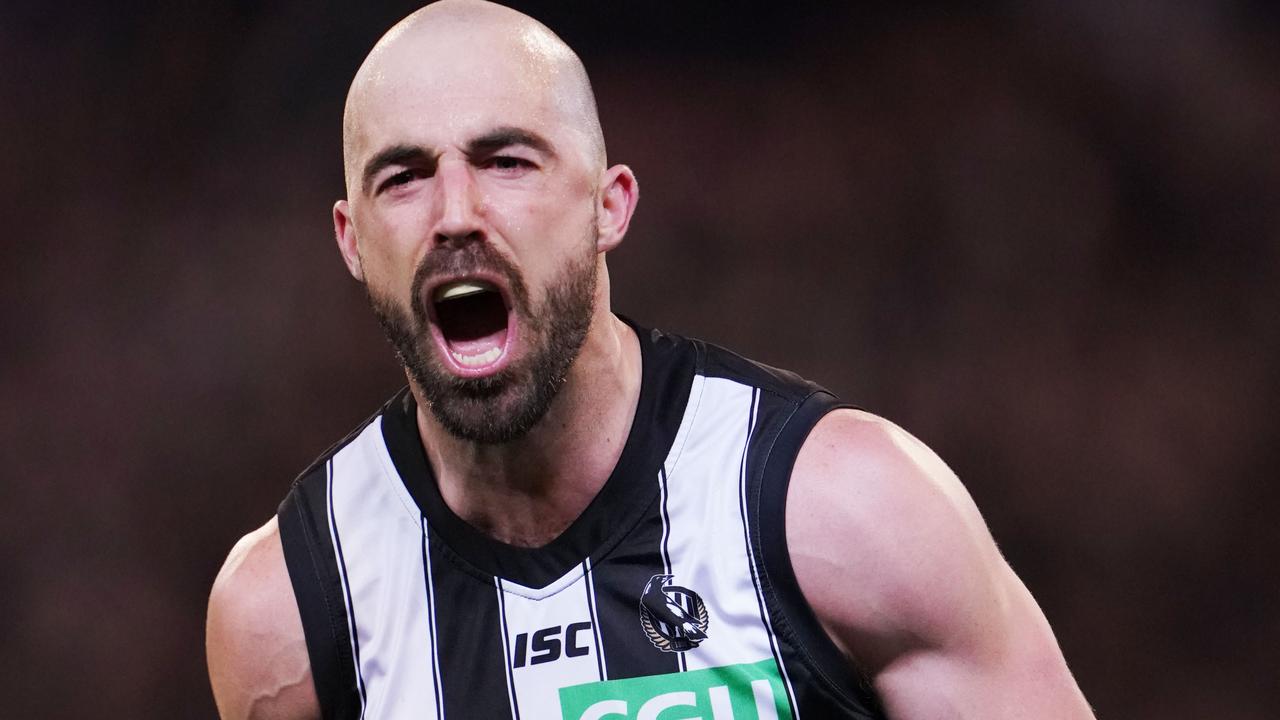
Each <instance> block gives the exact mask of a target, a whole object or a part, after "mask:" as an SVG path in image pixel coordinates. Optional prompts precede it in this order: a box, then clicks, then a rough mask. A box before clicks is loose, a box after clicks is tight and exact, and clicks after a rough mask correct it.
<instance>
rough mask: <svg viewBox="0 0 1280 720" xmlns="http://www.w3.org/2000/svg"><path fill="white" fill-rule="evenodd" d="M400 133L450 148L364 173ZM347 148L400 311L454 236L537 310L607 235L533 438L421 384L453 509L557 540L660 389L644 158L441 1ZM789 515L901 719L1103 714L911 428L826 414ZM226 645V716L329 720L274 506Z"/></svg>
mask: <svg viewBox="0 0 1280 720" xmlns="http://www.w3.org/2000/svg"><path fill="white" fill-rule="evenodd" d="M495 128H517V129H520V130H522V131H527V132H529V133H533V134H534V135H536V136H537V137H538V138H541V139H542V140H544V141H545V145H546V147H545V148H540V149H539V148H532V147H528V146H526V145H523V144H520V143H516V144H514V145H511V146H507V147H502V148H498V149H496V150H486V151H485V152H483V153H477V152H476V151H475V147H474V146H475V140H476V139H477V138H481V137H485V136H486V134H490V135H491V134H492V132H493V131H494V129H495ZM396 145H409V146H413V147H417V148H422V149H425V150H426V153H425V157H427V158H428V160H425V161H424V160H423V159H422V158H418V159H414V160H405V161H403V162H399V163H392V164H390V165H388V166H386V167H383V168H381V169H379V170H378V171H377V172H375V173H373V174H372V175H371V176H370V177H366V172H365V171H366V169H367V167H368V165H369V162H370V160H371V159H373V158H375V157H377V156H378V155H379V153H381V152H382V151H383V150H385V149H386V148H388V147H393V146H396ZM343 155H344V164H345V168H346V178H347V198H346V199H344V200H340V201H339V202H338V203H337V204H336V205H335V206H334V210H333V216H334V228H335V234H336V236H337V241H338V246H339V249H340V250H341V252H342V256H343V259H344V261H345V262H346V264H347V267H348V269H349V270H350V272H351V274H352V275H353V276H354V277H355V278H356V279H357V280H360V281H362V282H365V283H367V284H368V285H369V287H370V289H371V291H377V292H378V293H380V294H381V295H383V296H384V297H387V298H390V299H392V300H394V301H395V302H397V303H400V304H402V305H403V304H407V303H408V302H409V298H410V296H411V293H413V292H414V289H413V288H412V282H411V280H412V277H413V273H414V269H415V268H416V267H417V265H418V261H419V259H420V258H421V257H422V256H423V254H424V253H425V252H427V251H428V250H429V249H430V248H431V247H433V245H434V244H436V243H460V242H486V243H489V244H490V245H491V247H492V248H493V249H495V250H496V251H498V252H501V253H502V254H503V255H504V256H505V257H506V258H507V259H508V260H510V261H511V263H512V264H513V265H514V266H515V267H516V268H518V269H519V271H520V273H521V274H522V276H523V277H524V279H525V282H526V284H527V285H528V287H529V290H530V294H531V296H532V297H531V300H532V302H533V303H534V305H535V307H536V306H537V304H538V303H539V302H540V300H541V298H542V296H543V294H544V292H545V288H546V287H547V285H548V283H550V282H551V281H553V279H554V278H555V277H556V274H557V272H558V270H559V269H560V268H561V267H562V266H563V265H564V263H566V262H568V261H569V259H570V258H571V257H574V256H575V255H574V254H575V253H581V245H582V241H583V238H584V237H590V236H591V235H592V234H594V236H595V238H596V240H595V253H596V255H595V258H596V259H595V265H596V272H597V277H598V282H597V289H596V296H595V304H594V309H593V312H592V316H591V324H590V329H589V331H588V335H587V339H586V342H585V344H584V345H583V348H582V350H581V353H580V354H579V356H578V358H577V359H576V360H575V361H574V363H573V365H572V367H571V368H570V370H569V374H568V378H567V380H566V382H565V384H564V386H563V387H562V388H561V390H560V393H559V394H558V395H557V396H556V399H555V400H554V401H553V402H552V404H551V406H550V409H549V410H548V412H547V414H546V415H545V416H544V417H543V418H542V420H541V421H540V422H539V423H538V424H537V425H535V426H534V427H533V429H532V430H531V431H530V432H529V433H528V435H526V436H525V437H523V438H521V439H519V440H516V441H513V442H510V443H507V444H502V445H492V444H489V445H482V444H475V443H470V442H467V441H464V440H461V439H459V438H456V437H454V436H452V435H450V434H449V433H448V432H446V431H444V429H443V428H441V427H440V426H439V425H438V423H437V422H436V421H435V420H434V418H433V417H432V415H431V413H430V412H429V411H428V410H426V409H424V408H427V407H428V405H427V403H428V402H429V401H428V399H426V398H425V397H423V395H422V393H421V390H420V389H419V388H416V387H414V386H413V385H412V383H411V389H412V390H413V391H414V392H415V394H416V395H417V399H418V402H419V407H420V410H419V414H418V429H419V434H420V436H421V438H422V442H423V446H424V448H425V449H426V451H427V455H428V457H429V458H430V462H431V464H432V470H433V471H434V473H435V476H436V478H437V482H438V483H439V486H440V491H441V494H442V496H443V497H444V500H445V502H446V503H448V505H449V507H450V508H451V509H452V510H453V511H454V512H455V513H456V514H457V515H459V516H460V517H462V518H463V519H465V520H466V521H467V522H469V523H470V524H472V525H473V526H475V527H477V528H478V529H480V530H483V531H484V532H486V533H488V534H489V535H490V536H492V537H494V538H495V539H498V540H502V541H504V542H507V543H510V544H513V545H520V546H525V547H539V546H542V545H545V544H546V543H548V542H550V541H551V540H552V539H554V538H555V537H556V536H558V535H559V534H560V533H561V532H562V531H563V530H564V529H565V528H567V527H568V525H569V524H570V523H571V522H572V521H573V520H574V519H575V518H576V517H577V516H578V515H579V514H580V513H581V512H582V511H583V510H584V509H585V508H586V506H587V504H588V503H590V501H591V499H592V498H593V497H595V495H596V493H597V492H598V491H599V489H600V488H601V486H602V485H603V484H604V482H605V481H606V480H607V479H608V477H609V475H610V474H611V472H612V470H613V467H614V465H615V464H616V462H617V459H618V456H619V455H620V453H621V450H622V446H623V444H624V442H625V440H626V437H627V434H628V432H629V430H630V426H631V421H632V418H633V417H634V414H635V406H636V401H637V399H638V396H639V389H640V352H639V344H638V340H637V338H636V337H635V336H634V333H632V332H631V330H630V329H629V328H628V327H627V326H626V325H625V324H623V323H622V322H621V321H619V320H618V319H617V318H616V317H614V316H613V314H612V313H611V311H610V306H609V282H608V269H607V267H606V264H605V255H606V253H608V252H609V251H610V250H612V249H613V248H615V247H617V245H618V244H619V243H620V242H621V241H622V238H623V236H624V235H625V233H626V230H627V226H628V223H629V222H630V218H631V215H632V212H633V211H634V209H635V204H636V201H637V199H638V188H637V185H636V181H635V177H634V175H633V174H632V172H631V170H630V169H629V168H627V167H626V166H624V165H614V166H612V167H606V164H605V154H604V143H603V140H602V138H601V135H600V129H599V121H598V120H597V119H596V112H595V104H594V100H593V99H592V98H591V91H590V87H589V85H588V84H587V81H586V74H585V72H584V71H583V70H582V66H581V63H580V62H579V61H578V59H577V57H576V56H574V55H573V53H572V51H570V50H569V49H568V48H567V47H566V46H564V45H563V43H562V42H561V41H560V40H559V39H558V38H556V37H555V36H554V35H553V34H551V33H550V31H549V30H546V28H544V27H543V26H541V25H539V24H537V23H536V22H535V21H533V20H531V19H530V18H527V17H525V16H523V15H520V14H519V13H516V12H514V11H511V10H508V9H506V8H501V7H498V6H494V5H490V4H487V3H481V2H475V1H471V0H444V1H443V2H440V3H436V4H434V5H430V6H428V7H427V8H424V9H423V10H420V11H418V12H417V13H414V14H413V15H411V16H410V17H409V18H406V19H405V20H404V21H402V22H401V23H400V24H399V25H397V26H396V27H395V28H393V29H392V30H391V31H390V32H388V34H387V35H386V36H385V37H384V38H383V39H382V40H381V41H380V42H379V43H378V45H377V46H376V47H375V49H374V50H373V51H372V52H371V53H370V55H369V57H368V59H366V61H365V64H364V65H363V66H362V67H361V69H360V70H359V72H358V73H357V75H356V78H355V81H354V82H353V84H352V88H351V91H350V94H349V96H348V101H347V109H346V113H345V115H344V144H343ZM512 352H514V353H517V354H519V353H520V352H522V348H521V347H519V346H517V347H515V348H514V349H513V351H512ZM570 470H571V472H570ZM786 522H787V538H788V547H789V549H790V552H791V557H792V561H793V564H794V566H795V570H796V575H797V578H798V580H799V582H800V586H801V589H802V590H803V592H804V594H805V597H806V598H807V599H808V601H809V602H810V604H811V605H812V606H813V608H814V610H815V611H816V613H817V615H818V617H819V620H820V621H821V622H822V624H823V625H824V627H825V628H826V629H827V631H828V634H829V635H830V636H831V638H832V640H833V641H834V642H835V643H836V644H837V646H839V647H840V648H841V649H842V650H843V651H844V653H845V655H846V656H847V657H848V659H849V662H850V671H851V672H860V673H864V674H865V675H867V676H868V677H870V678H871V679H872V682H873V683H874V685H875V687H876V689H877V691H878V692H879V693H880V695H881V697H882V699H883V701H884V703H885V705H886V709H887V711H888V712H889V714H890V716H891V717H893V718H895V719H898V718H902V719H916V718H919V719H929V720H933V719H937V718H979V717H980V718H988V719H990V718H995V719H997V720H998V719H999V718H1027V717H1035V718H1063V719H1068V718H1091V717H1092V713H1091V712H1090V710H1089V708H1088V706H1087V704H1086V703H1085V701H1084V698H1083V697H1082V695H1081V693H1080V691H1079V689H1078V688H1077V687H1076V684H1075V681H1074V680H1073V679H1072V678H1071V675H1070V673H1069V672H1068V670H1067V667H1066V664H1065V662H1064V660H1063V658H1062V654H1061V652H1060V651H1059V649H1058V646H1057V642H1056V641H1055V640H1054V638H1053V634H1052V632H1051V630H1050V629H1049V626H1048V623H1047V622H1046V621H1045V619H1044V616H1043V614H1042V613H1041V612H1040V609H1039V608H1038V607H1037V606H1036V603H1035V601H1034V600H1033V599H1032V598H1031V595H1030V594H1029V593H1028V592H1027V590H1026V588H1025V587H1024V586H1023V585H1022V583H1021V582H1020V581H1019V580H1018V578H1017V577H1016V576H1015V575H1014V574H1013V572H1012V571H1011V570H1010V569H1009V567H1008V565H1007V564H1006V563H1005V562H1004V560H1003V558H1001V557H1000V554H999V552H998V551H997V549H996V547H995V543H994V541H993V540H992V538H991V535H990V533H989V532H988V531H987V528H986V525H985V524H984V522H983V521H982V518H981V516H980V515H979V514H978V511H977V509H976V507H974V505H973V502H972V501H971V500H970V498H969V496H968V494H967V493H966V492H965V490H964V488H963V487H962V486H961V485H960V483H959V481H958V480H957V479H956V478H955V476H954V475H953V474H952V473H951V471H950V470H949V469H948V468H947V467H946V466H945V465H944V464H943V463H942V462H941V461H940V460H939V459H938V458H937V457H936V456H935V455H934V454H933V453H932V452H930V451H929V450H928V448H926V447H925V446H924V445H922V444H921V443H920V442H919V441H917V440H915V439H914V438H912V437H911V436H910V435H908V434H907V433H905V432H904V431H902V430H901V429H899V428H897V427H895V426H893V425H892V424H890V423H888V422H886V421H885V420H883V419H880V418H877V417H875V416H872V415H869V414H866V413H861V412H854V411H844V410H842V411H837V412H835V413H832V414H831V415H829V416H828V417H826V418H824V419H823V420H822V421H821V422H819V423H818V425H817V426H816V427H815V429H814V431H813V433H812V434H811V436H810V437H809V439H808V440H807V441H806V443H805V444H804V446H803V448H802V449H801V451H800V454H799V456H798V458H797V462H796V466H795V469H794V470H793V473H792V482H791V489H790V490H789V494H788V499H787V509H786ZM849 547H857V548H859V552H858V554H857V557H856V558H853V557H849V556H848V555H847V554H845V553H842V552H841V549H842V548H849ZM851 589H852V590H853V591H851ZM207 636H208V640H207V645H208V648H207V649H208V661H209V672H210V678H211V681H212V684H213V689H214V696H215V698H216V700H217V704H218V710H219V713H220V714H221V716H222V717H223V718H226V719H228V720H231V719H236V720H239V719H248V718H251V719H254V720H285V719H289V720H293V719H304V718H305V719H311V718H319V717H320V712H319V705H318V701H317V699H316V695H315V689H314V687H313V685H312V680H311V674H310V667H309V663H308V659H307V653H306V646H305V642H304V640H303V634H302V626H301V622H300V620H299V616H298V610H297V606H296V603H295V599H294V596H293V591H292V586H291V584H290V582H289V578H288V571H287V569H286V567H285V563H284V556H283V552H282V550H281V544H280V536H279V531H278V528H277V526H276V521H275V519H274V518H272V519H271V520H270V521H268V522H267V523H266V525H264V526H263V527H262V528H259V529H258V530H256V531H255V532H253V533H250V534H249V535H247V536H245V537H244V538H243V539H242V540H241V541H240V542H239V543H238V544H237V545H236V547H235V548H234V549H233V550H232V552H231V554H230V556H229V557H228V559H227V562H226V564H225V565H224V567H223V568H222V571H221V572H220V573H219V575H218V578H217V580H216V581H215V583H214V587H213V591H212V594H211V597H210V602H209V615H208V627H207Z"/></svg>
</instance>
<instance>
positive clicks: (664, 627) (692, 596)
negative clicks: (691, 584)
mask: <svg viewBox="0 0 1280 720" xmlns="http://www.w3.org/2000/svg"><path fill="white" fill-rule="evenodd" d="M672 577H673V576H671V575H654V576H653V577H651V578H649V582H648V583H646V584H645V586H644V592H643V593H641V594H640V626H641V627H643V628H644V632H645V635H648V636H649V642H652V643H653V646H654V647H656V648H658V649H659V650H661V651H662V652H684V651H686V650H692V649H693V648H696V647H698V645H699V644H701V643H702V641H703V640H706V639H707V606H706V604H705V603H703V602H702V598H700V597H698V593H696V592H694V591H692V590H690V589H689V588H686V587H681V586H679V585H675V584H673V583H672V582H671V580H672Z"/></svg>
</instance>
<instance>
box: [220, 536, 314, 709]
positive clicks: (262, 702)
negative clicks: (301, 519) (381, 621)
mask: <svg viewBox="0 0 1280 720" xmlns="http://www.w3.org/2000/svg"><path fill="white" fill-rule="evenodd" d="M205 630H206V645H207V652H208V659H209V680H210V682H211V683H212V684H213V696H214V699H215V700H216V701H217V704H218V714H219V715H221V716H222V718H223V720H319V718H320V704H319V702H318V701H317V699H316V691H315V686H314V685H313V684H312V681H311V664H310V660H309V659H308V658H307V646H306V641H305V639H304V638H303V634H302V620H301V619H300V618H299V615H298V606H297V604H296V602H295V601H294V597H293V586H292V585H291V584H290V582H289V571H288V569H287V568H286V567H285V563H284V551H283V549H282V547H281V545H280V531H279V528H278V527H277V525H276V519H275V518H274V517H273V518H271V520H270V521H268V522H267V524H266V525H263V526H262V527H261V528H258V529H257V530H255V531H253V532H251V533H249V534H248V535H245V536H244V537H243V538H241V539H240V542H238V543H236V546H235V547H234V548H232V550H231V554H230V555H229V556H228V557H227V562H226V563H225V564H224V565H223V566H222V570H221V571H220V572H219V573H218V579H217V580H215V581H214V583H213V592H212V593H211V594H210V596H209V618H208V624H207V626H206V629H205Z"/></svg>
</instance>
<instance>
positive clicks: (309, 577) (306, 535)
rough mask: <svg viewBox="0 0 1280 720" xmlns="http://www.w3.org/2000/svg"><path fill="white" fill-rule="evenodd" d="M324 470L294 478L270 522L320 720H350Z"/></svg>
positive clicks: (353, 704) (351, 682)
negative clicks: (295, 607) (286, 572)
mask: <svg viewBox="0 0 1280 720" xmlns="http://www.w3.org/2000/svg"><path fill="white" fill-rule="evenodd" d="M327 468H328V463H324V464H320V465H315V466H313V467H311V468H310V469H308V471H307V472H306V473H304V474H303V475H301V476H299V478H298V480H297V481H296V482H295V483H294V485H293V489H292V490H291V491H290V492H289V494H288V495H287V496H285V499H284V502H282V503H280V508H279V510H278V511H277V513H276V517H277V522H279V524H280V544H281V545H282V546H283V548H284V560H285V566H286V567H287V568H288V570H289V581H290V584H291V585H292V586H293V595H294V598H295V599H296V601H297V604H298V614H299V616H300V618H301V619H302V629H303V635H304V636H305V637H306V641H307V658H308V660H310V662H311V678H312V682H313V683H314V684H315V689H316V698H317V699H318V700H319V701H320V712H321V716H322V717H323V718H324V719H325V720H356V718H359V717H360V694H359V691H358V689H357V684H356V675H355V662H354V659H353V658H352V656H351V638H350V634H349V633H350V631H349V629H348V625H347V608H346V603H345V601H344V599H343V592H342V579H341V577H339V575H338V563H337V558H336V557H335V555H334V551H333V543H332V542H331V541H330V539H329V513H328V496H327V492H326V491H327V484H328V483H327V481H328V473H327Z"/></svg>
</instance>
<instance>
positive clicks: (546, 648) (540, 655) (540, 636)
mask: <svg viewBox="0 0 1280 720" xmlns="http://www.w3.org/2000/svg"><path fill="white" fill-rule="evenodd" d="M590 629H591V623H589V622H576V623H569V625H568V626H567V627H565V628H563V633H564V642H563V643H561V642H560V634H561V632H562V628H561V627H560V626H559V625H553V626H551V627H547V628H542V629H541V630H538V631H535V632H534V633H533V641H532V642H530V640H529V633H520V634H519V635H516V648H515V652H514V653H513V654H512V660H511V667H513V668H522V667H524V666H525V664H526V663H527V664H529V665H541V664H543V663H549V662H555V661H556V660H559V659H560V654H561V649H562V648H563V650H564V657H581V656H583V655H586V654H587V653H589V652H591V648H590V646H588V645H584V644H582V643H581V642H580V641H579V639H578V635H579V634H580V633H582V632H585V631H587V630H590ZM588 637H590V635H588ZM530 650H532V651H533V655H530V654H529V651H530Z"/></svg>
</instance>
